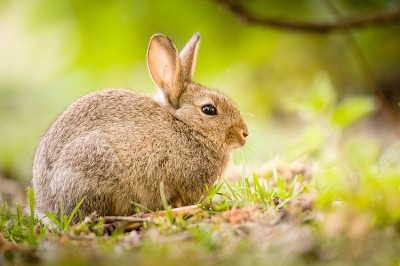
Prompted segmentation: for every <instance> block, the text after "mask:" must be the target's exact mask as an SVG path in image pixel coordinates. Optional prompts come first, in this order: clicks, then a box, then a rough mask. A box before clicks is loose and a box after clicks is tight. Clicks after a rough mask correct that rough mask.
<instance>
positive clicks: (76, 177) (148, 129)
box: [32, 33, 249, 216]
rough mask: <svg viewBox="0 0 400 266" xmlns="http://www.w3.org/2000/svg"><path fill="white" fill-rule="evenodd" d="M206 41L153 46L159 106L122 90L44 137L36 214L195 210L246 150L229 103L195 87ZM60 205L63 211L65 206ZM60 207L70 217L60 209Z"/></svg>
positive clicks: (66, 117)
mask: <svg viewBox="0 0 400 266" xmlns="http://www.w3.org/2000/svg"><path fill="white" fill-rule="evenodd" d="M199 41H200V35H199V34H198V33H196V34H194V35H193V37H192V38H191V39H190V40H189V42H188V43H187V44H186V46H185V47H184V49H183V50H182V51H181V52H180V53H178V50H177V48H176V47H175V45H174V44H173V43H172V41H171V40H170V39H169V38H168V37H166V36H165V35H162V34H155V35H153V36H152V37H151V39H150V43H149V47H148V50H147V65H148V70H149V72H150V75H151V77H152V79H153V81H154V83H155V84H156V86H157V88H158V90H159V91H161V94H160V95H161V97H160V95H158V96H157V97H150V96H148V95H146V94H142V93H137V92H133V91H131V90H125V89H106V90H102V91H97V92H94V93H91V94H88V95H86V96H83V97H81V98H79V99H78V100H76V101H75V102H73V103H72V104H71V105H70V106H69V107H67V108H66V109H65V110H64V112H63V113H62V114H61V115H60V116H59V117H58V118H57V119H56V121H55V122H54V123H53V124H52V125H51V127H50V128H49V129H48V131H47V132H46V133H45V135H44V136H43V137H42V139H41V141H40V144H39V146H38V149H37V151H36V154H35V158H34V163H33V178H32V186H33V189H34V192H35V208H36V210H37V211H38V212H39V213H45V212H53V213H58V214H60V213H61V212H63V213H64V214H70V213H71V212H72V211H73V210H74V208H75V206H77V205H78V203H79V202H80V201H81V200H82V199H84V200H83V203H82V205H81V207H80V211H81V213H82V214H83V215H89V214H91V213H92V212H94V211H96V212H97V213H98V214H99V215H101V216H107V215H132V214H134V213H135V210H137V206H136V207H135V205H134V204H132V203H133V202H135V203H137V204H138V205H140V206H141V207H142V208H143V210H152V211H154V210H160V209H163V201H162V198H161V194H160V193H161V192H160V185H161V184H163V186H162V189H163V190H164V195H165V198H166V200H167V202H168V204H170V205H171V206H172V207H179V206H185V205H191V204H195V203H197V202H198V201H199V200H200V199H201V198H202V197H204V196H205V195H206V186H208V187H210V186H212V184H213V183H214V182H215V181H216V179H217V177H218V176H220V175H221V174H222V172H223V170H224V168H225V167H226V165H227V163H228V160H229V154H230V153H231V151H232V150H233V149H235V148H239V147H241V146H243V145H244V144H245V142H246V138H247V136H248V134H249V133H248V128H247V125H246V123H245V122H244V120H243V118H242V116H241V114H240V112H239V110H238V108H237V107H236V105H235V103H234V102H233V101H232V100H231V99H230V98H229V97H228V96H226V95H225V94H223V93H221V92H219V91H217V90H213V89H209V88H206V87H204V86H203V85H200V84H198V83H195V82H193V81H192V77H193V72H194V68H195V65H196V58H197V51H198V48H199ZM60 202H61V203H62V204H60ZM61 207H62V208H63V210H61Z"/></svg>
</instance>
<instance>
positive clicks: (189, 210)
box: [141, 205, 200, 218]
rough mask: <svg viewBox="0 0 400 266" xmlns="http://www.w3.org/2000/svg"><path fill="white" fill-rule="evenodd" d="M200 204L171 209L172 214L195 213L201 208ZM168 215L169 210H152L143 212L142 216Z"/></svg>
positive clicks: (185, 214) (184, 214)
mask: <svg viewBox="0 0 400 266" xmlns="http://www.w3.org/2000/svg"><path fill="white" fill-rule="evenodd" d="M198 207H199V205H189V206H184V207H180V208H174V209H171V210H169V211H170V212H171V213H172V215H173V216H174V217H176V216H178V215H183V216H187V215H194V214H196V213H198V212H199V211H200V210H199V209H198ZM166 215H167V211H159V212H151V213H145V214H142V215H141V217H144V218H154V217H156V216H166Z"/></svg>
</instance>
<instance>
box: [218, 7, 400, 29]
mask: <svg viewBox="0 0 400 266" xmlns="http://www.w3.org/2000/svg"><path fill="white" fill-rule="evenodd" d="M215 1H216V2H219V3H221V4H222V5H224V6H225V7H226V8H227V9H228V10H229V11H230V12H232V13H233V14H234V15H236V17H238V18H239V19H240V20H242V21H244V22H246V23H249V24H257V25H260V26H269V27H274V28H279V29H285V30H292V31H299V32H311V33H330V32H333V31H341V30H346V29H350V28H360V27H367V26H374V25H379V24H382V23H389V22H395V21H398V20H400V6H396V7H394V8H391V9H387V10H383V11H378V12H375V13H372V14H366V15H360V16H355V17H347V18H340V19H338V20H336V21H328V22H303V21H289V20H284V19H279V18H269V17H261V16H259V15H256V14H254V13H252V12H251V11H250V10H248V9H246V8H245V7H243V6H241V5H240V4H238V3H237V2H236V1H235V0H215Z"/></svg>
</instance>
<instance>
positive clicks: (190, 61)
mask: <svg viewBox="0 0 400 266" xmlns="http://www.w3.org/2000/svg"><path fill="white" fill-rule="evenodd" d="M199 44H200V34H199V33H195V34H194V35H193V36H192V38H191V39H190V40H189V42H188V43H187V44H186V45H185V47H184V48H183V50H182V51H181V52H180V54H179V59H180V60H181V64H182V76H183V79H184V80H188V81H191V80H192V78H193V73H194V69H195V66H196V59H197V51H198V49H199Z"/></svg>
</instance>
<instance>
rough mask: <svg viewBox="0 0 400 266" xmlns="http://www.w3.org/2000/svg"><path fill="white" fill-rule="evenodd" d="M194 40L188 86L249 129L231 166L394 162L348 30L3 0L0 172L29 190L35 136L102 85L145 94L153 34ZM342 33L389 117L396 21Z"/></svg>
mask: <svg viewBox="0 0 400 266" xmlns="http://www.w3.org/2000/svg"><path fill="white" fill-rule="evenodd" d="M236 2H237V3H240V4H241V5H242V6H244V7H246V8H247V9H248V10H250V11H252V12H255V13H257V14H259V15H261V16H266V17H273V18H280V19H283V20H296V21H312V22H320V21H334V20H335V19H337V17H336V15H335V14H334V13H335V12H333V10H332V9H331V8H329V6H328V5H326V3H325V2H326V1H312V0H302V1H290V0H285V1H261V0H260V1H236ZM334 4H335V6H336V7H337V9H338V10H339V11H340V13H341V14H342V15H343V16H356V17H357V16H360V15H363V14H368V13H374V12H377V11H379V10H390V9H392V8H395V7H396V6H398V5H399V4H400V1H390V0H368V1H339V0H338V1H334ZM195 32H199V33H200V34H201V38H202V41H201V47H200V51H199V57H198V63H197V70H196V73H195V80H196V81H198V82H200V83H202V84H204V85H207V86H209V87H211V88H218V89H219V90H222V91H224V92H226V93H227V94H229V95H230V96H231V97H232V98H233V99H234V100H235V101H236V102H237V104H238V105H239V107H240V109H241V110H242V112H243V115H244V118H245V120H246V121H247V122H248V124H249V127H250V139H249V143H248V145H246V147H244V148H243V149H241V150H240V151H238V152H236V154H235V156H234V161H235V163H237V164H241V163H246V164H250V165H258V164H262V163H263V162H266V161H268V160H270V159H271V158H274V157H277V156H281V157H285V158H291V159H296V158H298V157H302V156H305V155H307V156H317V157H318V156H319V157H323V158H325V159H327V160H329V158H330V157H332V156H335V154H337V150H338V149H342V148H338V147H345V151H346V152H350V153H351V152H359V153H360V154H364V153H366V154H370V153H371V151H374V153H373V154H377V155H376V156H380V155H382V154H383V153H385V152H388V151H387V150H388V149H391V150H390V152H389V154H391V155H393V156H394V157H395V156H396V155H397V153H396V152H395V151H397V150H399V149H398V147H399V144H398V142H397V139H398V135H397V134H396V127H397V126H398V125H396V121H394V120H390V119H388V118H387V116H385V115H384V113H385V111H382V108H381V104H380V102H379V100H377V98H376V97H375V96H374V94H373V93H372V92H371V86H370V84H371V83H370V81H369V80H368V78H367V77H366V75H365V69H364V70H363V66H362V62H360V57H357V55H355V53H354V46H351V44H350V43H349V39H348V38H347V37H346V36H347V35H346V33H345V32H336V31H335V32H332V33H327V34H313V33H308V32H296V31H291V30H287V29H279V28H274V27H265V26H259V25H252V24H246V23H243V22H241V21H240V20H239V19H238V18H237V17H236V16H234V15H233V14H232V13H231V12H230V11H229V10H227V9H226V7H225V6H224V5H222V4H221V3H219V2H218V1H211V0H204V1H186V0H174V1H165V0H161V1H156V0H147V1H139V0H114V1H105V0H96V1H93V0H86V1H79V0H60V1H53V0H29V1H21V0H2V1H0V176H2V177H3V179H4V178H5V179H13V180H17V181H18V183H19V184H21V185H29V182H30V178H31V167H32V162H33V156H34V152H35V149H36V147H37V145H38V143H39V141H40V138H41V136H42V135H43V134H44V132H45V131H46V129H47V128H48V127H49V126H50V124H51V123H52V121H54V120H55V119H56V118H57V116H58V115H59V114H60V113H61V112H62V111H63V109H64V108H65V107H67V106H68V105H69V104H70V103H71V102H73V101H74V100H75V99H77V98H78V97H80V96H83V95H85V94H87V93H89V92H92V91H97V90H101V89H104V88H129V89H132V90H136V91H141V92H146V93H153V91H154V88H155V86H154V84H153V82H152V80H151V78H150V76H149V74H148V72H147V65H146V58H145V56H146V50H147V45H148V41H149V39H150V37H151V36H152V35H153V34H155V33H164V34H166V35H167V36H169V37H170V38H171V39H172V40H173V41H174V43H175V44H176V45H177V47H178V49H179V48H182V47H183V45H184V44H185V43H186V41H187V40H189V38H190V37H191V36H192V34H193V33H195ZM351 33H352V35H353V37H354V39H355V40H356V42H357V46H358V48H360V50H361V51H362V56H363V58H364V59H365V60H366V61H367V64H368V66H369V67H370V69H371V70H372V71H373V73H374V76H375V80H376V82H377V84H378V87H379V89H380V90H381V92H382V93H383V95H384V96H385V97H386V98H385V99H386V100H387V103H388V106H390V108H391V109H390V110H389V112H390V113H392V114H399V110H398V102H399V99H400V97H399V95H400V92H399V89H400V85H399V84H400V63H399V62H400V34H399V33H400V23H396V22H393V23H388V24H382V25H380V24H379V25H372V26H370V27H364V28H359V29H358V28H357V29H352V30H351ZM352 47H353V48H352ZM364 63H365V62H364ZM364 67H365V64H364ZM387 111H388V110H386V112H387ZM342 143H344V144H343V145H344V146H342ZM365 147H368V150H365V149H366V148H365ZM394 147H397V150H393V149H394ZM399 155H400V154H399ZM337 156H339V155H337ZM395 158H397V157H395Z"/></svg>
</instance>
